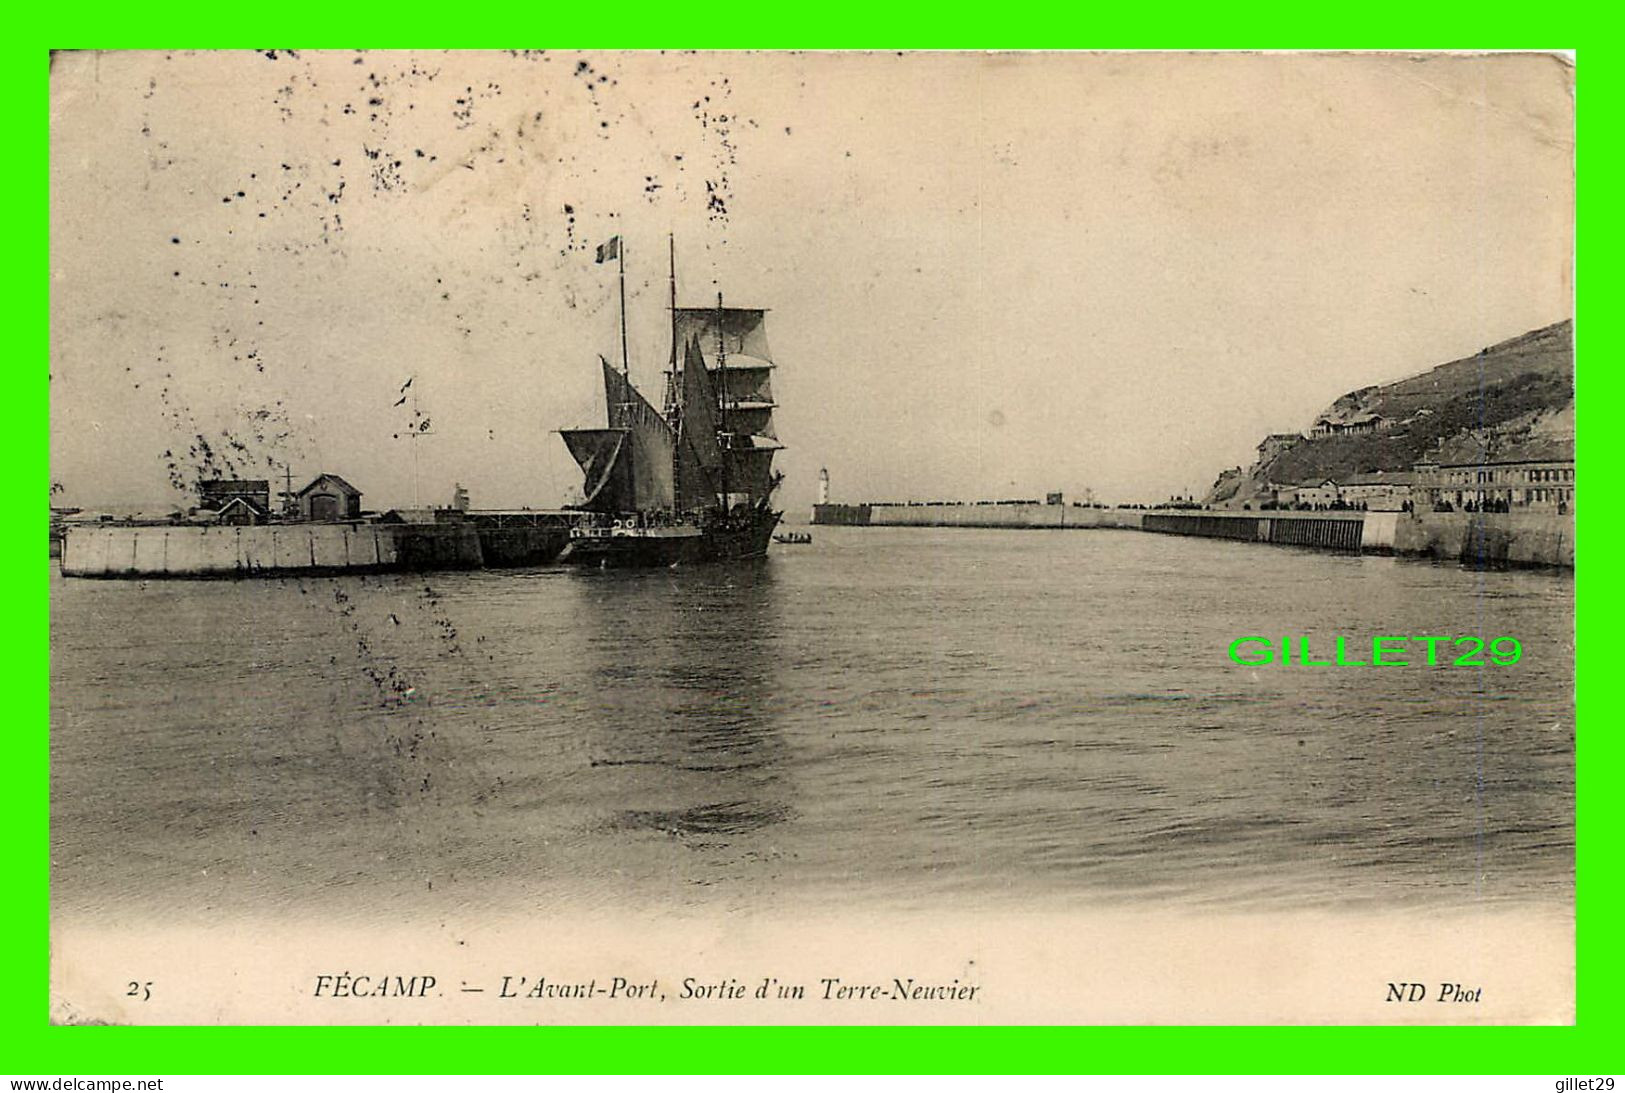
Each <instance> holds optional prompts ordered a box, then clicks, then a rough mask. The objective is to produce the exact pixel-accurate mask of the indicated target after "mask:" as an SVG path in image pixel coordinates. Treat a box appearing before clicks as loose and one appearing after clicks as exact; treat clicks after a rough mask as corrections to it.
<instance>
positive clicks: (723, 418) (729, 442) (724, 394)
mask: <svg viewBox="0 0 1625 1093" xmlns="http://www.w3.org/2000/svg"><path fill="white" fill-rule="evenodd" d="M722 321H723V310H722V290H721V289H718V290H717V404H718V406H719V407H720V408H721V415H720V416H719V417H718V419H717V420H718V422H719V423H720V424H721V426H722V428H721V430H720V431H721V433H722V442H723V443H722V512H723V515H727V514H728V512H729V511H731V509H732V505H731V504H730V502H729V493H728V453H729V452H730V451H731V450H732V449H733V434H732V433H730V432H729V431H728V348H727V346H726V345H725V344H724V342H723V337H722ZM700 363H701V366H702V367H703V366H704V363H705V362H704V358H701V361H700Z"/></svg>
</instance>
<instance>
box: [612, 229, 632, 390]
mask: <svg viewBox="0 0 1625 1093" xmlns="http://www.w3.org/2000/svg"><path fill="white" fill-rule="evenodd" d="M615 259H616V262H615V264H616V265H617V266H619V267H620V270H621V375H623V376H630V375H631V374H632V360H631V357H630V356H629V355H628V353H627V351H626V236H624V235H620V236H616V243H615Z"/></svg>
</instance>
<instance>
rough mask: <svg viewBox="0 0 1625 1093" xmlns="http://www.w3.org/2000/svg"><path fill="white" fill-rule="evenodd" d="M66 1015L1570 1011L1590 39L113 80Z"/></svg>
mask: <svg viewBox="0 0 1625 1093" xmlns="http://www.w3.org/2000/svg"><path fill="white" fill-rule="evenodd" d="M50 80H51V94H50V108H51V116H50V132H51V239H50V244H51V253H50V292H51V359H50V372H51V384H50V391H51V422H50V429H51V471H52V483H51V536H50V543H51V575H50V581H51V585H50V598H51V649H50V653H51V696H50V708H51V723H50V755H51V787H50V789H51V836H50V849H51V865H50V877H51V955H52V971H51V975H52V983H51V1014H50V1016H51V1020H52V1021H54V1022H57V1023H63V1024H72V1023H113V1024H123V1023H129V1024H166V1025H168V1024H195V1025H212V1024H297V1025H308V1024H629V1025H630V1024H636V1025H650V1024H908V1025H921V1024H1311V1023H1323V1024H1566V1023H1572V1022H1573V1020H1574V1012H1575V1002H1574V998H1575V996H1574V989H1575V988H1574V983H1575V966H1574V891H1575V883H1574V882H1575V878H1574V860H1575V858H1574V831H1575V826H1574V775H1575V720H1574V566H1575V550H1574V521H1575V511H1576V500H1575V469H1576V468H1575V456H1574V421H1575V414H1574V374H1573V368H1574V364H1573V325H1572V324H1573V319H1574V315H1573V273H1572V270H1573V252H1574V175H1573V162H1574V114H1573V60H1572V57H1570V56H1566V55H1555V54H1547V53H1522V54H1375V53H1363V54H1309V53H1270V54H1263V53H1260V54H1236V53H1232V54H1199V53H1138V52H1134V53H1012V54H986V53H907V52H904V53H773V52H758V53H693V52H627V53H609V52H588V53H579V52H565V53H554V52H528V51H513V52H427V51H426V52H409V53H408V52H367V51H361V52H353V51H344V52H340V51H326V52H324V51H299V50H263V51H258V52H254V51H246V52H61V53H57V54H55V55H54V57H53V59H52V67H51V76H50Z"/></svg>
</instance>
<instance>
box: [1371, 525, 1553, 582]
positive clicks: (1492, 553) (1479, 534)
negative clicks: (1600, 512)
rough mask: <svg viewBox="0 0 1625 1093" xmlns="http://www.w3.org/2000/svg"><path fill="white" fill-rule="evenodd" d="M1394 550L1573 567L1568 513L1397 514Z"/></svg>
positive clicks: (1482, 561) (1492, 562) (1486, 561)
mask: <svg viewBox="0 0 1625 1093" xmlns="http://www.w3.org/2000/svg"><path fill="white" fill-rule="evenodd" d="M1394 551H1395V553H1398V554H1417V555H1422V556H1424V557H1429V558H1442V559H1446V560H1449V561H1463V562H1469V563H1473V564H1477V565H1492V566H1499V565H1508V566H1555V567H1559V568H1564V569H1573V568H1574V517H1573V516H1571V515H1558V514H1556V513H1547V512H1540V513H1533V512H1425V513H1415V514H1410V515H1406V516H1404V517H1402V518H1401V519H1400V521H1399V526H1398V528H1397V529H1396V532H1395V538H1394Z"/></svg>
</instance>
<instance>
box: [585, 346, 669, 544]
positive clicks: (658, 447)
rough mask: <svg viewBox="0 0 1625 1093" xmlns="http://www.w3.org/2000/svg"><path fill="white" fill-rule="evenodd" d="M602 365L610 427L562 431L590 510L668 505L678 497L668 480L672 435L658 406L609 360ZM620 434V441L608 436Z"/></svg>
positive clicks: (627, 509)
mask: <svg viewBox="0 0 1625 1093" xmlns="http://www.w3.org/2000/svg"><path fill="white" fill-rule="evenodd" d="M599 360H600V363H601V364H602V365H603V369H604V400H605V401H606V402H607V403H608V404H609V428H608V429H569V430H565V431H564V433H563V436H564V443H565V445H566V446H567V447H568V448H569V449H570V454H571V455H572V456H574V457H575V461H576V462H577V463H579V464H580V465H581V471H582V474H583V475H585V477H586V482H585V485H584V487H583V489H584V490H585V492H586V496H587V499H586V501H585V502H583V504H582V507H583V508H586V509H588V510H590V511H593V512H645V511H649V510H654V509H669V508H671V507H672V505H673V503H674V501H675V500H676V493H675V490H674V489H673V481H672V458H673V455H674V453H675V452H676V443H675V438H674V436H673V434H672V429H671V426H670V425H669V424H667V422H666V419H665V418H664V417H662V416H661V415H660V411H659V410H656V409H655V408H654V407H653V406H651V405H649V400H648V399H645V398H644V397H643V396H642V395H641V394H639V393H638V389H637V388H636V387H633V386H632V383H631V381H630V380H628V379H627V378H626V377H625V376H624V375H622V374H621V373H620V372H617V371H616V370H615V369H614V367H612V366H611V365H610V363H609V362H608V361H606V360H603V359H602V358H600V359H599ZM614 437H619V438H620V441H619V443H616V442H615V441H614V440H612V438H614Z"/></svg>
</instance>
